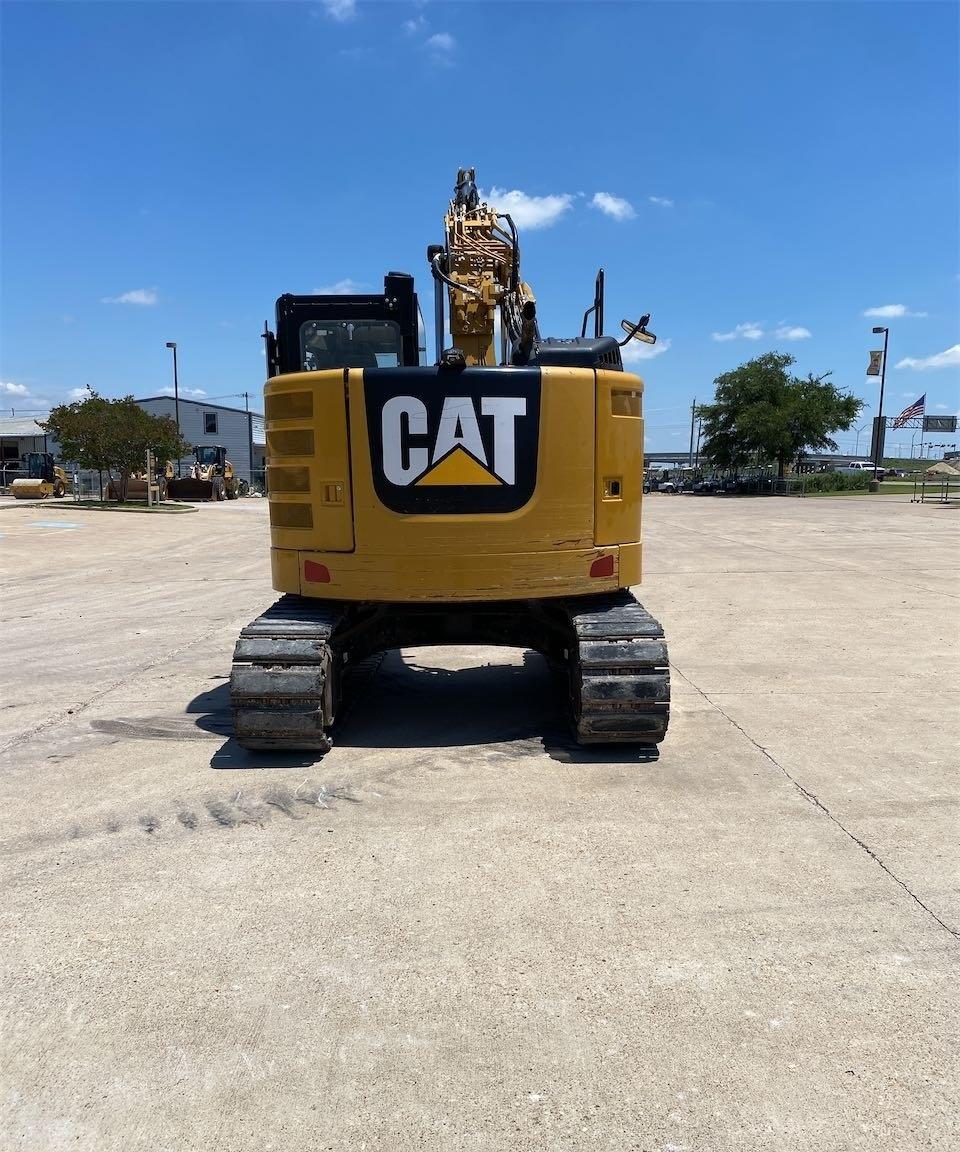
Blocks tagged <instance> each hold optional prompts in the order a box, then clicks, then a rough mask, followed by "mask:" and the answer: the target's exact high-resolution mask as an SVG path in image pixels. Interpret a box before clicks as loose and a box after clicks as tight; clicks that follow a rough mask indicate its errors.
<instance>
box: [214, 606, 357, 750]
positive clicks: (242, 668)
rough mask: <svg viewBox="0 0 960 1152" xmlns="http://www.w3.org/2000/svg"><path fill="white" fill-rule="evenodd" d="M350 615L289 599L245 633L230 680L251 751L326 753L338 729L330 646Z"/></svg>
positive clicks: (240, 739) (237, 729)
mask: <svg viewBox="0 0 960 1152" xmlns="http://www.w3.org/2000/svg"><path fill="white" fill-rule="evenodd" d="M342 616H343V608H342V607H340V606H338V605H336V604H331V603H329V602H325V601H322V600H309V599H306V598H302V597H300V596H282V597H281V598H280V599H279V600H278V601H277V602H276V603H275V604H273V605H272V606H271V607H270V608H268V609H267V610H266V612H264V613H263V615H262V616H258V617H257V619H256V620H254V621H252V623H250V624H248V625H247V626H246V628H244V629H243V631H242V632H241V633H240V639H239V640H238V641H237V646H236V648H235V649H234V653H233V669H232V671H231V674H230V705H231V707H232V709H233V732H234V736H235V738H236V740H237V743H238V744H240V745H241V746H242V747H244V748H254V749H282V750H288V751H299V750H305V751H318V752H327V751H329V750H330V748H331V747H332V742H331V740H330V737H329V735H328V734H327V731H326V729H328V728H329V727H330V725H331V724H332V723H333V714H332V710H333V700H334V693H333V691H332V687H333V686H332V685H331V684H330V676H331V670H332V668H333V654H332V652H331V650H330V647H329V645H328V641H329V639H330V637H331V635H332V634H333V630H334V629H335V628H336V626H337V624H338V623H339V621H340V619H341V618H342Z"/></svg>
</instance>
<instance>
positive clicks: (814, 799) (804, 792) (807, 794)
mask: <svg viewBox="0 0 960 1152" xmlns="http://www.w3.org/2000/svg"><path fill="white" fill-rule="evenodd" d="M670 667H671V668H672V669H673V671H674V672H676V674H677V675H678V676H680V677H681V678H682V679H683V680H685V681H686V682H687V683H688V684H689V685H690V687H691V688H692V689H693V690H694V691H695V692H696V693H698V694H699V695H700V696H702V697H703V699H704V700H706V702H707V703H708V704H709V705H710V707H711V708H714V709H716V711H717V712H719V713H720V715H721V716H722V717H723V718H724V720H726V721H727V723H728V724H731V725H732V726H733V727H734V728H736V730H737V731H738V732H739V733H740V734H741V735H742V736H743V737H744V738H745V739H746V740H748V741H749V742H750V743H751V744H752V745H753V746H754V748H756V749H757V751H758V752H759V753H760V754H761V755H763V756H765V757H766V759H767V760H769V761H770V763H771V764H772V765H773V766H774V767H775V768H776V769H778V770H779V771H780V772H781V773H782V774H783V775H784V776H786V778H787V779H788V780H789V781H790V783H791V784H792V785H793V786H794V788H796V790H797V791H798V792H799V793H800V795H801V796H802V797H803V798H804V799H805V800H807V801H809V803H811V804H812V805H813V806H814V807H815V808H818V809H819V810H820V811H821V812H822V813H823V814H824V816H826V817H827V818H828V819H829V820H831V821H832V822H833V823H834V824H835V825H836V826H837V827H838V828H839V829H840V831H841V832H842V833H843V834H844V836H846V837H847V839H849V840H851V841H853V843H854V844H856V846H857V847H858V848H860V849H861V850H862V851H863V852H866V854H867V855H868V856H869V857H870V859H871V860H872V861H873V862H874V863H875V864H876V865H878V866H879V867H880V868H882V869H883V871H884V872H886V874H887V875H888V876H889V877H890V879H891V880H892V881H893V882H894V883H895V884H898V885H899V886H900V887H901V888H902V889H903V890H904V892H906V894H907V895H908V896H909V897H910V899H911V900H913V901H914V902H915V903H916V904H918V905H919V906H920V907H921V908H922V909H923V911H924V912H926V913H927V915H928V916H930V917H931V918H932V919H934V920H935V921H936V922H937V923H938V924H939V925H940V927H941V928H943V929H944V930H945V931H947V932H949V933H950V935H951V936H952V937H953V938H954V939H955V940H960V931H958V930H957V929H956V928H951V927H950V925H949V924H947V923H945V922H944V921H943V920H941V919H940V917H939V916H938V915H937V914H936V912H934V911H933V909H932V908H930V907H929V906H928V905H926V904H924V902H923V901H922V900H921V899H920V897H919V896H918V895H917V894H916V892H914V891H913V890H912V889H911V888H910V886H909V885H908V884H907V883H906V882H905V881H903V880H901V879H900V877H899V876H898V875H897V874H896V872H894V871H893V869H892V868H890V866H889V865H888V864H886V863H884V861H883V860H882V859H881V857H880V856H879V855H878V854H877V853H876V852H875V851H874V850H873V849H872V848H871V847H870V845H869V844H867V843H866V842H865V841H863V840H861V839H860V837H859V836H856V835H854V833H853V832H851V831H850V829H849V828H847V827H846V825H845V824H843V822H842V821H840V820H838V819H837V817H836V816H834V814H833V813H832V812H831V811H830V809H829V808H828V807H827V806H826V804H824V802H823V801H822V800H821V799H820V797H819V796H817V795H816V794H815V793H814V792H811V791H810V789H809V788H804V786H803V785H802V784H801V783H800V781H799V780H797V778H796V777H795V776H792V775H791V774H790V773H789V772H788V771H787V769H786V768H784V766H783V765H782V764H781V763H780V761H779V760H777V758H776V757H775V756H773V755H772V754H771V753H770V752H769V751H768V750H767V749H766V748H764V746H763V745H762V744H758V743H757V741H756V740H754V738H753V737H752V736H751V735H750V733H749V732H748V731H747V730H746V729H745V728H744V727H743V725H742V724H738V723H737V721H736V720H734V718H733V717H732V716H731V715H730V714H729V712H725V711H724V709H723V708H722V707H721V706H720V705H719V704H718V703H717V702H716V700H712V699H711V698H710V697H709V696H708V695H707V693H706V692H704V690H703V689H702V688H701V687H700V686H699V685H698V684H695V683H694V682H693V681H692V680H691V679H690V677H689V676H687V674H686V673H685V672H683V671H681V669H679V668H678V667H677V666H676V664H674V663H673V662H672V661H671V664H670Z"/></svg>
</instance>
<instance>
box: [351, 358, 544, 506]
mask: <svg viewBox="0 0 960 1152" xmlns="http://www.w3.org/2000/svg"><path fill="white" fill-rule="evenodd" d="M363 389H364V395H365V400H366V412H367V426H368V429H369V435H370V461H371V470H372V473H373V482H374V488H375V490H376V493H377V496H378V498H379V499H380V501H381V502H382V503H383V504H384V505H385V506H386V507H387V508H389V509H390V510H391V511H393V512H402V513H406V514H409V515H442V514H459V515H463V514H468V513H495V512H515V511H516V510H517V509H518V508H522V507H523V505H524V504H526V503H527V502H528V501H529V500H530V498H531V497H532V496H533V492H534V489H535V488H536V485H537V453H538V447H539V439H540V372H539V370H538V369H535V368H466V369H463V370H461V371H450V370H448V369H443V368H436V367H432V368H416V369H411V368H371V369H367V370H365V371H364V374H363ZM387 405H390V407H389V409H388V411H387V414H386V417H385V416H384V409H385V407H386V406H387ZM444 417H445V419H444ZM385 431H386V440H387V442H386V443H385V437H384V432H385ZM451 441H454V443H452V444H451ZM455 454H456V455H457V456H458V458H459V460H460V463H461V464H463V465H464V466H465V467H466V468H467V470H468V471H470V472H471V473H472V475H473V476H474V477H475V478H476V479H477V480H482V479H484V478H489V480H491V481H493V482H491V483H464V484H451V485H447V484H439V485H437V484H434V485H424V484H419V483H418V481H421V480H423V479H424V478H425V477H427V476H429V475H430V474H431V473H432V472H433V471H434V470H435V469H436V468H437V467H438V466H441V467H442V466H443V464H444V462H445V461H450V458H451V457H453V456H454V455H455ZM464 456H466V457H467V459H466V460H464ZM400 472H403V473H404V474H403V475H400ZM440 475H442V473H441V474H440Z"/></svg>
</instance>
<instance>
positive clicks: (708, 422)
mask: <svg viewBox="0 0 960 1152" xmlns="http://www.w3.org/2000/svg"><path fill="white" fill-rule="evenodd" d="M795 363H796V361H795V359H794V357H793V356H790V355H788V354H787V353H784V352H767V353H765V354H764V355H763V356H757V357H756V358H755V359H753V360H748V361H747V363H746V364H741V365H740V367H739V368H734V369H733V371H732V372H725V373H724V374H723V375H722V376H718V377H717V378H716V380H715V381H714V383H715V385H716V393H715V396H714V401H713V403H712V404H701V405H699V407H698V409H697V413H698V415H699V416H700V418H701V419H702V421H703V436H704V441H703V445H702V447H701V450H700V451H701V455H702V456H703V457H704V458H705V459H706V460H707V461H708V462H709V464H711V465H712V467H713V468H715V469H717V470H718V471H731V472H740V471H742V470H743V469H745V468H748V467H756V466H760V467H769V466H771V465H773V464H776V467H777V475H778V476H779V477H783V475H784V474H785V472H786V470H787V465H788V464H792V463H795V462H797V461H799V460H800V459H801V458H802V455H803V453H804V452H806V451H813V452H823V451H831V452H836V451H837V450H838V447H837V443H836V441H835V440H834V439H833V434H834V433H835V432H846V431H847V430H848V429H850V428H852V427H853V425H854V422H855V421H856V419H857V416H858V415H859V413H860V410H861V409H862V408H863V401H862V400H858V399H857V398H856V397H855V396H851V395H849V394H847V393H845V392H843V391H841V390H840V389H839V388H838V387H837V386H836V385H835V384H833V383H831V382H830V380H829V379H828V377H829V376H830V373H829V372H826V373H824V374H823V375H822V376H814V375H812V374H811V375H809V376H807V377H806V379H804V378H802V377H799V376H793V375H791V374H790V371H789V369H790V368H791V367H792V365H793V364H795Z"/></svg>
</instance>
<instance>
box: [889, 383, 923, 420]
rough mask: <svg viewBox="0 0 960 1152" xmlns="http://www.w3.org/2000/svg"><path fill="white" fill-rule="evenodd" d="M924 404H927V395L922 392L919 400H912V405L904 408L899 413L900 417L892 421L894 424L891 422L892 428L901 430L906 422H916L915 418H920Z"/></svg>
mask: <svg viewBox="0 0 960 1152" xmlns="http://www.w3.org/2000/svg"><path fill="white" fill-rule="evenodd" d="M926 402H927V394H926V392H924V394H923V395H922V396H921V397H920V399H919V400H914V402H913V403H912V404H910V405H908V406H907V407H906V408H904V410H903V411H902V412H901V413H900V415H899V416H898V417H897V418H896V420H894V422H893V426H894V428H902V427H903V426H904V424H906V422H907V421H908V420H916V418H917V417H918V416H922V415H923V410H924V407H925V405H926Z"/></svg>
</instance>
